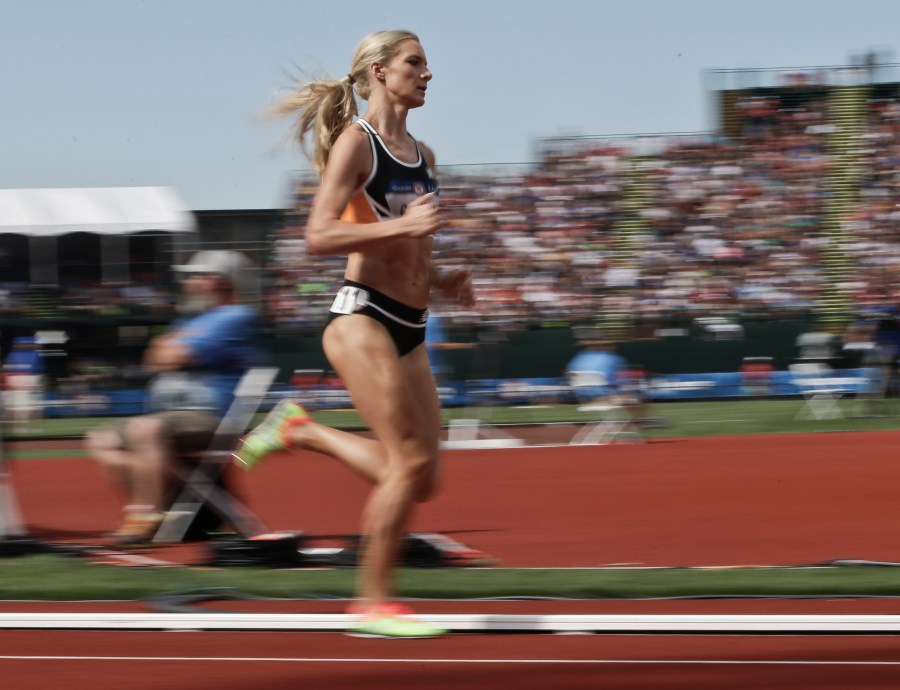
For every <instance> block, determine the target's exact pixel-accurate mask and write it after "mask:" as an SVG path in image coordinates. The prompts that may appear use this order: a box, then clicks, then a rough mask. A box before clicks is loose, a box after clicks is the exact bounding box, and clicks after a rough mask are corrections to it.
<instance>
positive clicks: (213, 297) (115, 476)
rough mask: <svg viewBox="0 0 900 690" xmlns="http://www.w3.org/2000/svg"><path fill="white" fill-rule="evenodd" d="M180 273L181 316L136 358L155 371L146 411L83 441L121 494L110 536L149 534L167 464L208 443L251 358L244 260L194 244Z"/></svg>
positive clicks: (159, 512)
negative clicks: (121, 512)
mask: <svg viewBox="0 0 900 690" xmlns="http://www.w3.org/2000/svg"><path fill="white" fill-rule="evenodd" d="M176 270H177V271H179V272H180V273H181V274H182V275H183V280H182V298H181V300H180V302H179V310H180V312H181V314H182V318H181V319H180V320H179V321H177V322H175V323H174V324H173V325H172V327H171V329H170V330H169V331H168V332H167V333H165V334H163V335H160V336H157V337H156V338H154V339H153V340H152V341H151V342H150V345H149V347H148V348H147V350H146V352H145V355H144V365H145V367H146V368H147V369H148V370H149V371H150V372H152V373H154V374H155V376H154V378H153V379H152V381H151V383H150V386H149V388H148V395H147V414H144V415H141V416H138V417H133V418H131V419H129V420H127V421H126V422H124V423H123V424H121V425H119V426H117V427H108V428H102V429H98V430H94V431H91V432H90V433H89V434H88V436H87V438H86V440H85V444H86V446H87V448H88V450H89V451H90V453H91V455H92V456H93V457H94V459H95V460H96V461H97V462H98V463H99V464H100V465H101V466H102V467H103V468H104V469H105V470H106V471H107V472H108V473H109V475H110V477H111V479H112V480H113V482H114V483H115V485H116V486H117V487H118V488H120V489H121V490H122V492H123V494H124V496H125V501H126V505H125V517H124V520H123V522H122V524H121V526H120V527H119V528H118V530H116V531H115V532H114V533H113V534H112V537H111V538H112V540H113V541H114V542H116V543H118V544H123V545H126V544H136V543H141V542H144V541H147V540H149V539H151V538H152V536H153V534H154V533H155V532H156V529H157V528H158V527H159V525H160V523H161V522H162V519H163V511H164V510H165V509H166V507H167V505H166V502H167V500H169V499H168V494H170V493H171V489H172V486H171V481H170V480H171V477H172V476H173V475H174V474H175V473H174V472H173V471H172V470H173V469H174V468H175V467H177V466H178V465H179V464H180V463H183V462H184V461H185V456H189V455H191V454H195V455H196V454H197V453H200V452H202V451H204V450H206V449H207V448H208V446H209V445H210V442H211V440H212V438H213V435H214V433H215V430H216V428H217V426H218V424H219V421H220V419H221V417H222V416H223V415H224V413H225V411H226V410H227V409H228V406H229V405H230V404H231V401H232V399H233V392H234V387H235V385H236V384H237V382H238V380H239V379H240V377H241V375H242V374H243V373H244V372H245V370H246V369H248V368H250V367H251V366H253V365H254V364H256V363H257V362H258V359H259V354H258V352H257V350H256V347H255V345H254V339H255V337H256V335H257V331H256V329H257V323H256V313H255V311H254V309H252V308H251V307H250V306H249V305H247V304H242V303H241V301H242V297H245V296H247V295H248V294H249V293H250V292H251V291H252V290H251V288H252V283H253V279H254V276H253V273H252V267H251V265H250V262H249V261H248V260H247V259H246V258H245V257H244V256H243V255H242V254H239V253H237V252H230V251H202V252H198V253H197V254H195V255H194V257H193V258H192V259H191V261H190V263H188V264H187V265H186V266H179V267H176Z"/></svg>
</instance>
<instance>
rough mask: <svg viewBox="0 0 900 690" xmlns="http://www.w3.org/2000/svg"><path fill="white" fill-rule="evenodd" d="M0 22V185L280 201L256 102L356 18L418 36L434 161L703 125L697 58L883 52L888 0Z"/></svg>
mask: <svg viewBox="0 0 900 690" xmlns="http://www.w3.org/2000/svg"><path fill="white" fill-rule="evenodd" d="M0 18H2V21H0V88H2V100H3V106H2V108H0V118H2V125H3V128H2V135H0V160H2V165H0V188H20V187H94V186H132V185H169V186H173V187H175V188H176V189H177V190H178V192H179V193H180V195H181V196H182V197H183V198H184V200H185V202H186V203H187V204H188V206H189V207H190V208H192V209H195V210H200V209H249V208H273V207H278V206H283V205H284V204H285V203H286V202H287V184H288V179H289V174H290V172H291V171H293V170H297V169H299V168H302V167H304V166H305V160H304V159H303V157H302V155H301V154H300V153H299V152H298V151H297V150H296V149H292V148H290V147H289V146H285V145H284V130H285V123H275V124H272V123H265V122H263V121H262V120H261V117H260V116H261V114H262V113H263V111H264V110H265V108H266V106H267V105H268V104H269V103H270V102H271V100H272V99H273V97H274V96H275V94H276V93H277V92H278V90H279V89H281V88H284V87H286V86H289V84H290V76H291V75H292V74H297V73H298V70H299V69H301V68H302V69H305V70H309V71H313V72H321V73H325V74H330V75H342V74H344V73H345V72H346V70H347V68H348V67H349V61H350V56H351V54H352V52H353V49H354V48H355V46H356V44H357V42H358V41H359V39H360V38H361V37H362V36H363V35H365V34H366V33H368V32H369V31H373V30H376V29H383V28H409V29H411V30H413V31H415V32H417V33H418V34H419V35H420V37H421V39H422V42H423V45H424V47H425V50H426V53H427V55H428V59H429V63H430V65H431V67H432V69H433V71H434V75H435V77H434V81H433V83H432V85H431V87H430V88H429V92H428V103H427V105H426V106H425V107H424V108H422V109H421V110H418V111H416V112H414V113H413V114H412V115H411V117H410V121H409V127H410V131H411V132H412V133H413V134H414V135H415V136H417V137H418V138H420V139H422V140H423V141H425V142H426V143H428V144H429V145H430V146H431V147H432V148H434V149H435V151H436V153H437V156H438V163H439V164H474V163H482V164H492V163H523V162H529V161H531V160H533V159H534V143H535V141H536V140H537V139H538V138H540V137H547V136H555V135H560V134H598V135H602V134H627V133H645V132H674V131H681V132H696V131H706V130H709V129H710V127H711V126H712V122H713V121H712V119H711V116H710V113H709V109H708V100H707V97H708V88H707V86H708V82H707V81H706V80H705V79H704V74H705V73H706V72H707V71H708V70H710V69H733V68H765V67H791V66H819V65H840V64H847V62H848V61H849V60H850V58H851V56H852V55H855V54H860V53H862V52H864V51H866V50H869V49H877V50H881V51H883V52H884V53H885V54H887V55H888V56H889V57H890V59H892V60H898V61H900V38H898V36H900V34H898V29H897V27H898V26H900V3H898V2H896V0H854V1H853V2H848V1H846V0H844V1H839V0H780V1H773V0H756V1H755V2H753V3H747V2H732V1H730V0H717V1H715V2H714V1H711V0H677V1H672V0H620V1H619V2H607V1H605V0H508V1H507V0H453V1H452V2H447V1H446V0H428V1H427V2H426V1H425V0H422V1H421V2H418V3H412V2H409V1H408V0H407V1H403V2H396V1H394V0H380V1H379V2H377V3H376V2H359V1H357V0H344V1H343V2H336V1H335V2H315V3H313V2H304V1H301V0H76V1H73V0H0Z"/></svg>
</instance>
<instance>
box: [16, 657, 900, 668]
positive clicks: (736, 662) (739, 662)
mask: <svg viewBox="0 0 900 690" xmlns="http://www.w3.org/2000/svg"><path fill="white" fill-rule="evenodd" d="M0 661H94V662H95V661H162V662H200V663H208V662H221V661H230V662H237V663H267V664H268V663H300V664H312V663H319V664H323V663H324V664H593V665H603V664H635V665H638V664H655V665H678V666H688V665H702V666H900V661H852V660H836V661H813V660H803V659H757V660H747V659H390V658H375V659H359V658H353V657H335V658H317V657H252V656H250V657H223V656H210V657H201V656H62V655H33V656H32V655H2V656H0Z"/></svg>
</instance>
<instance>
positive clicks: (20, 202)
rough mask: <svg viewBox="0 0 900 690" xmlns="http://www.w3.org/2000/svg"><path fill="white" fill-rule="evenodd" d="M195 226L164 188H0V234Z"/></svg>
mask: <svg viewBox="0 0 900 690" xmlns="http://www.w3.org/2000/svg"><path fill="white" fill-rule="evenodd" d="M196 226H197V222H196V220H195V218H194V214H193V213H191V211H190V210H189V209H188V208H187V207H186V206H185V205H184V202H183V201H182V200H181V198H180V197H179V196H178V194H177V193H176V192H175V190H174V189H172V188H170V187H91V188H82V189H72V188H69V189H62V188H48V189H0V233H15V234H19V235H31V236H55V235H64V234H66V233H70V232H90V233H94V234H98V235H127V234H131V233H136V232H143V231H148V230H157V231H162V232H174V233H181V232H194V231H195V230H196Z"/></svg>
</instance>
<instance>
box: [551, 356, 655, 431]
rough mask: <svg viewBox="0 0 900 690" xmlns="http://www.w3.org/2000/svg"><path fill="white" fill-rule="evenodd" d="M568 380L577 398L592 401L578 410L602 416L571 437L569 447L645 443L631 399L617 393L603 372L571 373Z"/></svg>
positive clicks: (586, 424)
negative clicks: (621, 442) (589, 444)
mask: <svg viewBox="0 0 900 690" xmlns="http://www.w3.org/2000/svg"><path fill="white" fill-rule="evenodd" d="M568 380H569V385H570V387H571V388H572V391H573V393H574V394H575V397H576V398H577V399H579V400H589V401H591V402H586V403H585V404H583V405H580V406H579V407H578V408H577V409H578V411H579V412H596V413H598V417H599V418H598V419H597V420H595V421H592V422H587V423H585V424H584V425H583V426H582V427H581V428H580V429H579V430H578V431H577V432H576V433H575V435H574V436H572V438H571V440H570V441H569V445H573V446H574V445H583V444H588V443H596V444H599V445H605V444H609V443H612V442H614V441H625V442H632V443H642V442H643V441H644V436H643V434H641V432H640V430H639V429H638V427H637V423H636V421H635V419H634V415H633V414H632V406H631V404H630V401H631V399H630V398H629V396H627V395H623V394H620V393H617V392H615V391H614V390H613V388H612V386H610V383H609V381H608V380H607V378H606V376H605V375H604V374H603V373H602V372H599V371H570V372H568Z"/></svg>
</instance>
